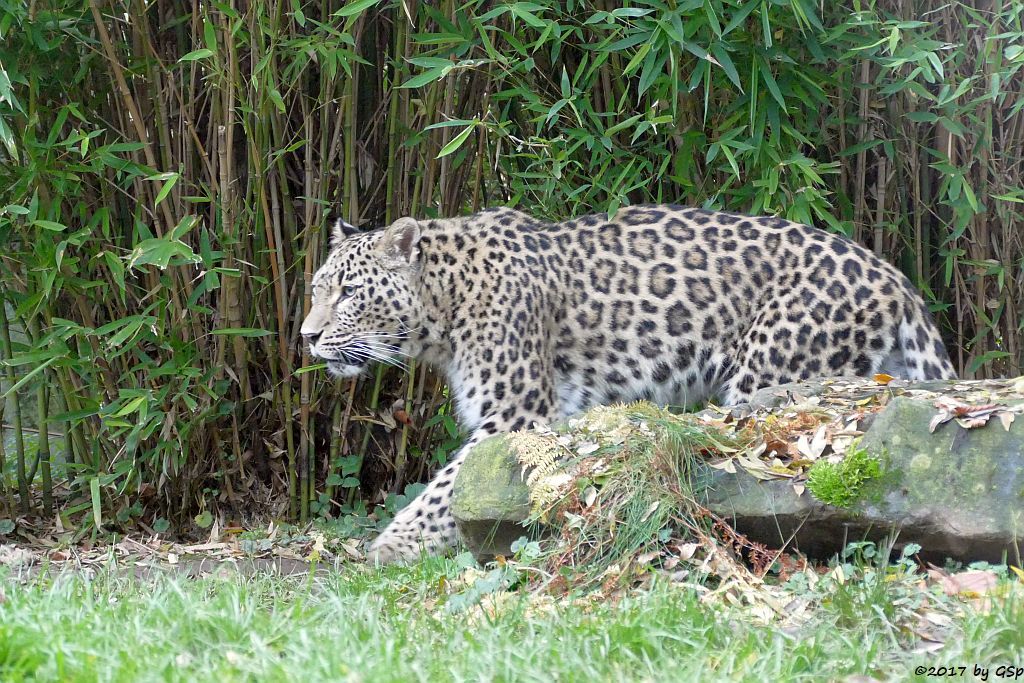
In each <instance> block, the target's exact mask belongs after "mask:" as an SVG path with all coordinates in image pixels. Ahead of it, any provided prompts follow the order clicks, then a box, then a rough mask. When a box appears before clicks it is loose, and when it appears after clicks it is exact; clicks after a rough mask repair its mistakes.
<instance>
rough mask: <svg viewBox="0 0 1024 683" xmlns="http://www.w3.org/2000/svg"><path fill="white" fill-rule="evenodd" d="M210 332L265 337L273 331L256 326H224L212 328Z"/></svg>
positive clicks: (235, 335)
mask: <svg viewBox="0 0 1024 683" xmlns="http://www.w3.org/2000/svg"><path fill="white" fill-rule="evenodd" d="M210 334H217V335H227V336H233V337H266V336H268V335H271V334H274V333H273V332H272V331H271V330H261V329H260V328H258V327H225V328H223V329H219V330H214V331H213V332H211V333H210Z"/></svg>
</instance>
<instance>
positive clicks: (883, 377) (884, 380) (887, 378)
mask: <svg viewBox="0 0 1024 683" xmlns="http://www.w3.org/2000/svg"><path fill="white" fill-rule="evenodd" d="M894 379H896V378H895V377H893V376H892V375H887V374H885V373H884V372H880V373H878V374H877V375H875V376H874V380H875V381H876V382H878V383H879V384H881V385H883V386H884V385H886V384H888V383H889V382H891V381H893V380H894Z"/></svg>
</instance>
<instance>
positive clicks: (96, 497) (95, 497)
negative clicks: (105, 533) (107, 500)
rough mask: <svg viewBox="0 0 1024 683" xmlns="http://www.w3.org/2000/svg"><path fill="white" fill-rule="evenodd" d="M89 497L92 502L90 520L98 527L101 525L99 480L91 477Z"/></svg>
mask: <svg viewBox="0 0 1024 683" xmlns="http://www.w3.org/2000/svg"><path fill="white" fill-rule="evenodd" d="M89 499H90V501H91V503H92V521H93V524H95V525H96V528H97V529H99V528H100V527H102V526H103V510H102V501H101V500H100V480H99V477H93V478H91V479H90V480H89Z"/></svg>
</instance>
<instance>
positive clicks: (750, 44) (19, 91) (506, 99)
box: [0, 0, 1024, 531]
mask: <svg viewBox="0 0 1024 683" xmlns="http://www.w3.org/2000/svg"><path fill="white" fill-rule="evenodd" d="M1022 14H1024V3H1022V2H1019V1H1011V0H974V2H968V3H961V2H938V1H937V0H877V1H875V2H869V1H868V0H864V2H860V1H856V0H844V1H843V2H839V3H820V4H816V3H812V2H810V1H809V0H635V1H632V2H627V3H619V4H613V3H611V2H607V1H606V0H597V1H595V2H581V1H579V0H566V1H563V2H553V1H548V0H535V1H532V2H516V3H507V4H506V3H493V2H487V1H486V0H462V1H460V2H455V1H454V0H437V1H436V2H430V3H428V2H422V1H417V0H352V1H349V2H346V1H345V0H316V1H310V0H287V1H286V0H214V1H212V2H184V1H183V0H28V1H27V2H25V1H24V0H0V299H2V300H3V305H0V361H2V365H0V382H2V386H3V399H0V405H2V406H3V408H2V422H3V424H4V436H5V438H4V439H3V440H2V441H0V443H2V444H4V445H6V448H5V449H4V450H3V451H0V518H4V517H13V516H17V515H26V514H30V513H40V514H44V515H51V514H52V513H53V511H54V508H55V507H56V508H58V509H59V510H60V511H61V512H62V513H63V514H64V517H63V518H62V519H64V521H72V522H73V524H74V525H75V526H76V527H77V528H80V529H84V530H88V529H91V528H94V527H96V526H99V525H104V526H107V527H110V526H115V527H123V526H130V525H134V524H138V525H141V526H142V528H144V529H151V530H156V531H163V530H165V529H167V528H175V529H179V528H187V527H189V526H191V525H192V524H198V525H199V526H201V527H205V526H209V525H210V524H211V523H214V522H216V523H218V524H226V523H229V522H230V521H231V520H232V519H239V518H242V519H244V517H245V515H247V514H274V515H281V516H283V517H287V518H290V519H295V520H305V519H307V518H309V517H310V516H315V515H321V516H329V517H333V518H351V519H360V520H364V523H368V524H372V523H373V522H372V520H373V519H378V520H379V519H384V518H385V517H386V516H387V514H388V513H389V511H392V510H393V509H394V507H395V505H397V504H398V503H400V502H401V499H402V494H403V492H405V491H406V489H407V486H409V485H411V484H415V482H417V481H421V480H423V478H424V477H425V476H426V475H427V473H428V471H429V470H430V469H431V468H433V467H434V466H436V465H437V464H438V463H439V462H441V461H443V460H444V458H445V457H446V456H447V454H448V453H449V452H450V451H451V449H452V448H453V447H454V446H455V445H456V444H457V441H458V436H459V435H458V430H457V427H456V423H455V422H454V420H453V419H452V417H451V412H450V406H449V405H448V402H447V398H446V393H445V387H444V385H443V383H442V382H441V381H440V379H439V378H437V377H435V376H432V375H431V374H429V373H427V372H424V371H423V370H422V369H421V368H417V367H415V366H413V367H411V368H410V370H409V372H407V373H399V372H397V371H395V370H389V371H387V372H385V371H383V370H378V371H377V372H376V374H375V375H374V376H373V377H370V378H368V379H365V380H362V381H358V382H344V383H335V382H332V381H330V380H329V379H327V378H326V377H325V374H324V373H323V372H322V371H321V370H320V369H318V368H317V367H316V366H315V365H313V364H312V363H311V360H310V359H309V358H308V357H307V356H306V355H305V354H304V351H303V349H302V345H301V344H300V340H299V334H298V328H299V323H300V321H301V319H302V317H303V314H304V312H305V311H306V310H307V307H308V305H309V281H310V276H311V273H312V272H313V271H314V269H315V267H316V265H317V264H318V263H319V261H320V260H321V258H322V257H323V255H324V253H325V250H326V249H327V244H326V239H325V236H324V235H325V231H324V230H323V227H324V224H325V221H326V219H327V217H328V216H332V215H333V216H341V217H343V218H345V219H346V220H348V221H349V222H351V223H354V224H357V225H360V226H367V227H370V226H380V225H383V224H385V223H387V222H389V221H391V220H393V219H394V218H396V217H399V216H403V215H413V216H421V217H423V216H447V215H453V214H459V213H465V212H469V211H472V210H474V209H477V208H480V207H484V206H489V205H496V204H505V205H516V206H519V207H521V208H523V209H524V210H526V211H528V212H532V213H534V214H537V215H541V216H546V217H550V218H564V217H569V216H571V215H578V214H582V213H586V212H591V211H609V212H612V211H614V210H615V208H616V207H618V206H620V205H624V204H628V203H638V202H643V201H658V202H677V203H683V204H690V205H704V206H708V207H715V208H726V209H731V210H736V211H741V212H747V213H773V214H779V215H784V216H786V217H788V218H790V219H794V220H798V221H802V222H807V223H812V224H815V225H818V226H820V227H823V228H826V229H830V230H835V231H841V232H844V233H846V234H848V235H850V236H852V237H853V238H854V239H857V240H858V241H860V242H862V243H863V244H865V245H867V246H868V247H869V248H871V249H873V250H874V251H875V252H876V253H879V254H883V255H885V256H886V257H887V258H889V259H890V260H892V261H893V262H895V263H896V264H897V265H898V266H899V267H901V268H902V269H903V271H904V272H906V273H907V275H908V276H909V277H910V278H911V280H912V281H913V282H914V283H915V284H917V285H918V286H919V287H920V288H921V289H922V291H923V292H924V293H925V297H926V299H927V300H928V301H929V302H930V303H931V305H932V307H933V310H935V311H936V314H937V316H938V319H939V321H940V324H941V325H942V328H943V333H944V335H945V337H946V339H947V341H948V342H949V343H950V348H951V349H952V351H953V355H954V362H955V363H956V365H957V367H958V369H959V371H960V372H961V374H962V375H963V376H975V377H988V376H1000V375H1017V374H1021V363H1022V359H1024V355H1022V349H1021V341H1022V337H1021V325H1022V321H1021V315H1022V310H1021V301H1024V291H1022V288H1024V278H1022V273H1021V267H1022V255H1024V247H1022V230H1021V213H1022V209H1024V186H1022V183H1021V178H1022V173H1024V169H1022V152H1021V150H1022V149H1024V115H1022V113H1021V109H1022V108H1024V97H1022V79H1021V74H1020V69H1021V66H1022V65H1024V28H1022ZM381 502H383V503H384V506H383V508H381V509H380V510H379V513H378V514H376V515H373V516H372V517H371V518H370V521H366V520H367V514H368V513H369V512H372V511H373V510H374V509H375V506H376V505H378V504H379V503H381ZM349 513H354V514H349Z"/></svg>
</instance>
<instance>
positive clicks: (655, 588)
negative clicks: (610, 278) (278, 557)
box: [0, 557, 1024, 682]
mask: <svg viewBox="0 0 1024 683" xmlns="http://www.w3.org/2000/svg"><path fill="white" fill-rule="evenodd" d="M469 564H470V563H469V562H468V561H467V559H466V558H465V557H461V558H456V560H439V559H433V560H425V561H422V562H420V563H418V564H415V565H412V566H409V567H398V568H386V569H384V570H378V569H371V568H368V567H366V566H364V565H362V564H345V563H342V564H336V565H334V566H333V567H331V568H327V569H325V568H323V567H322V566H321V567H319V568H318V569H317V571H315V572H307V573H304V574H298V575H292V576H281V575H272V574H268V573H257V574H255V575H248V576H246V575H244V573H242V572H239V571H237V570H231V571H215V572H213V573H211V574H209V575H207V576H203V577H199V578H189V577H185V576H182V575H181V574H180V573H176V572H173V571H166V572H164V571H161V572H157V573H155V574H152V575H149V576H147V577H146V578H137V577H136V576H134V575H133V574H131V573H130V572H126V571H125V570H124V568H123V567H121V568H119V569H116V570H100V571H96V572H90V571H81V570H79V571H74V572H67V571H65V572H59V573H58V572H54V571H52V570H51V571H49V572H42V573H38V572H36V573H34V574H32V575H31V577H29V578H26V576H27V574H26V573H24V572H21V573H18V571H17V570H15V569H11V568H7V569H4V568H3V567H2V566H0V680H3V681H5V682H6V681H53V680H59V681H321V680H323V681H327V680H332V681H334V680H353V681H439V680H457V681H462V680H470V681H551V680H558V681H643V680H648V681H672V680H678V681H722V680H757V681H779V680H814V681H818V680H872V679H877V680H926V678H925V676H923V675H917V674H915V673H914V672H915V668H916V667H920V666H923V667H939V666H952V667H961V666H963V667H967V674H968V676H967V678H968V679H970V674H971V673H972V671H973V668H974V667H975V666H976V665H977V666H981V667H985V668H987V669H988V670H989V678H990V679H991V680H996V679H997V678H999V675H998V673H997V672H996V667H998V666H1000V665H1015V666H1021V665H1022V664H1024V600H1022V598H1021V592H1020V591H1019V585H1020V584H1019V581H1017V580H1015V579H1013V578H1008V577H1007V576H1006V574H1007V572H1005V570H1004V571H998V570H997V571H996V572H995V573H994V574H992V575H993V576H998V581H997V583H996V585H995V587H994V588H990V589H986V591H985V593H986V595H985V596H984V597H983V598H981V599H979V597H978V596H977V595H968V596H967V597H965V596H964V595H959V596H957V595H949V594H947V593H946V592H943V591H942V590H941V589H940V588H939V586H938V585H936V584H931V583H930V582H929V581H927V579H926V577H925V576H924V575H921V574H919V573H917V572H916V571H915V570H914V569H913V568H910V569H907V566H905V567H904V568H903V569H899V570H894V569H893V568H892V567H887V568H879V569H875V568H873V567H872V566H870V565H863V566H857V565H850V564H846V565H834V566H833V568H832V569H831V570H829V571H828V572H827V573H821V572H819V573H821V574H822V575H823V579H822V580H821V581H818V582H817V583H816V584H815V585H814V586H810V585H808V584H807V582H806V581H805V578H806V576H805V574H799V573H798V574H796V575H795V576H794V577H793V578H791V579H789V581H788V582H786V583H785V584H784V585H782V586H778V587H777V588H778V589H779V591H777V592H776V593H775V594H774V595H775V597H776V598H778V597H779V596H783V598H784V599H783V600H782V603H786V602H787V600H791V602H789V604H785V606H784V609H783V610H782V615H783V616H779V615H775V616H774V617H770V618H767V619H766V618H765V617H764V615H763V613H759V612H758V611H757V610H754V609H751V606H750V605H751V604H752V603H751V602H750V601H745V600H743V599H740V600H736V599H734V598H731V599H715V598H716V592H715V591H714V590H713V588H709V587H707V586H698V585H692V584H685V583H684V584H679V583H673V582H672V581H670V580H668V579H667V578H661V577H660V576H659V577H655V578H654V579H653V580H652V581H650V582H648V584H647V586H646V587H645V588H643V589H635V588H630V589H618V590H614V591H603V592H598V593H590V594H589V595H584V596H572V595H571V594H569V595H558V596H552V595H550V594H548V593H545V592H540V591H537V590H536V589H535V588H536V587H535V585H533V584H531V587H532V588H533V590H527V589H526V588H525V587H523V584H525V583H526V582H525V577H528V576H530V575H531V573H530V571H528V570H526V569H523V568H518V569H510V567H512V566H513V565H510V566H509V567H505V568H504V569H497V570H491V571H487V570H483V571H481V570H478V569H476V568H474V567H469V566H468V565H469ZM516 581H518V582H519V585H518V586H517V585H516ZM510 583H511V590H505V589H506V588H508V587H509V584H510ZM717 595H718V596H724V595H725V594H724V593H720V592H719V593H718V594H717ZM968 598H973V599H968ZM785 614H791V615H792V618H787V617H785V616H784V615H785ZM1005 673H1006V672H1004V674H1005ZM856 676H867V677H868V678H850V677H856ZM954 678H955V679H962V678H963V677H962V676H959V670H957V675H956V676H954ZM979 679H980V676H979Z"/></svg>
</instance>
